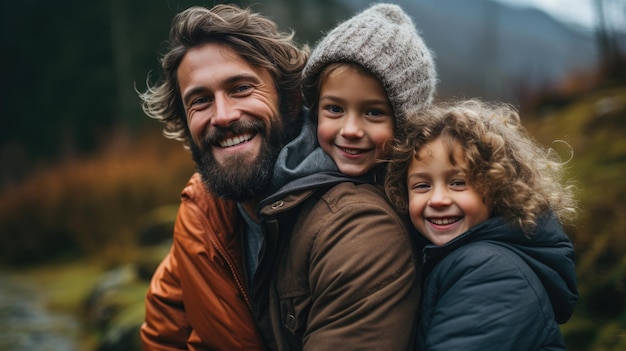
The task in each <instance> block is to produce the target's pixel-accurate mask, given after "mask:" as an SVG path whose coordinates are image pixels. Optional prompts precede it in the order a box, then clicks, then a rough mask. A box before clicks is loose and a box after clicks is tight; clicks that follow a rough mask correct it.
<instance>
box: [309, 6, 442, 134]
mask: <svg viewBox="0 0 626 351" xmlns="http://www.w3.org/2000/svg"><path fill="white" fill-rule="evenodd" d="M333 62H353V63H357V64H360V65H361V66H363V67H364V68H365V69H367V70H368V71H370V72H371V73H373V74H374V76H376V77H377V78H378V79H379V80H380V81H381V83H382V85H383V87H384V88H385V91H386V92H387V95H388V97H389V101H390V102H391V107H392V108H393V111H394V113H395V116H396V118H397V121H396V122H401V121H403V120H404V119H405V118H406V116H407V114H408V113H409V111H411V110H420V109H423V108H425V107H427V106H429V105H430V104H431V102H432V99H433V94H434V91H435V85H436V81H437V73H436V71H435V66H434V63H433V58H432V54H431V52H430V50H429V49H428V47H427V46H426V45H425V44H424V41H423V40H422V38H421V37H420V35H419V34H418V32H417V30H416V28H415V26H414V25H413V22H412V21H411V18H410V17H409V16H408V15H407V14H406V13H405V12H404V11H403V10H402V9H401V8H400V7H399V6H397V5H392V4H376V5H373V6H372V7H370V8H368V9H366V10H365V11H363V12H361V13H359V14H357V15H355V16H354V17H352V18H351V19H349V20H347V21H345V22H343V23H340V24H339V25H338V26H337V27H336V28H335V29H333V30H332V31H331V32H330V33H328V35H326V37H324V38H323V39H322V40H321V41H320V42H318V43H317V45H316V47H315V49H314V50H313V52H312V53H311V57H310V58H309V61H308V62H307V65H306V66H305V67H304V70H303V72H302V75H303V91H304V96H305V98H306V100H307V102H308V103H309V105H310V104H312V103H313V102H314V100H316V99H317V95H318V93H319V91H317V90H318V89H319V87H317V86H316V84H317V81H318V76H319V74H320V73H321V72H322V70H323V69H324V67H325V66H326V65H327V64H329V63H333Z"/></svg>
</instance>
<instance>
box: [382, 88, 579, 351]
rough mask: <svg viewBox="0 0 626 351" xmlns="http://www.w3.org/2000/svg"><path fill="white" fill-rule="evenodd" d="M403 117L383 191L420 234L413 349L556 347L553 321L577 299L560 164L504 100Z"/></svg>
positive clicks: (570, 198)
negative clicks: (417, 314)
mask: <svg viewBox="0 0 626 351" xmlns="http://www.w3.org/2000/svg"><path fill="white" fill-rule="evenodd" d="M413 117H414V118H410V119H408V123H407V125H406V129H405V134H404V136H403V138H402V140H399V141H398V142H397V143H396V145H394V154H393V157H392V160H391V162H390V163H389V165H388V172H387V177H386V179H385V190H386V192H387V195H388V197H389V198H390V200H391V202H392V203H393V204H394V206H395V207H396V209H397V210H399V211H400V212H403V213H408V215H409V217H410V219H411V222H412V224H413V226H414V227H415V229H416V230H417V231H418V232H419V234H421V238H422V239H423V241H424V242H423V244H422V245H420V247H422V248H423V249H422V257H423V260H424V276H423V277H424V285H423V297H422V302H421V315H420V322H419V326H418V328H419V332H418V336H417V337H418V346H419V348H420V349H421V350H457V349H461V348H462V349H464V350H499V351H501V350H564V349H565V344H564V341H563V337H562V335H561V332H560V330H559V326H558V325H559V324H562V323H565V322H566V321H567V320H568V319H569V318H570V316H571V315H572V313H573V309H574V306H575V303H576V300H577V297H578V293H577V284H576V275H575V266H574V258H573V256H574V253H573V245H572V243H571V241H570V240H569V239H568V236H567V234H566V233H565V232H564V231H563V228H562V224H564V223H568V222H570V221H572V220H573V219H574V218H575V215H576V213H577V208H576V201H575V199H574V195H573V190H574V189H573V186H571V185H570V184H568V183H567V182H563V181H562V179H563V171H564V164H565V163H564V162H561V160H560V159H559V158H558V156H557V155H556V154H555V153H554V150H552V149H548V148H544V147H542V146H541V145H540V144H538V143H536V142H535V141H534V140H533V139H531V138H530V136H529V135H528V133H527V131H526V130H525V129H524V128H523V126H522V125H521V123H520V117H519V115H518V113H517V112H516V110H515V109H513V108H512V107H510V106H508V105H506V104H501V103H492V104H489V103H485V102H483V101H480V100H477V99H473V100H466V101H461V102H449V103H442V104H439V105H437V106H433V107H432V108H430V109H428V110H427V111H424V112H423V113H420V114H419V115H414V116H413ZM566 145H567V144H566ZM567 146H568V145H567Z"/></svg>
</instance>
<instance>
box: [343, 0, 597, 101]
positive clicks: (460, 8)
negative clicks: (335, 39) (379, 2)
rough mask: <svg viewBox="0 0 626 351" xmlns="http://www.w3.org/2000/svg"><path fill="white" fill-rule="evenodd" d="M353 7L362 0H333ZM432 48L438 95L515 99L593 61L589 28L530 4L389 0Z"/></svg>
mask: <svg viewBox="0 0 626 351" xmlns="http://www.w3.org/2000/svg"><path fill="white" fill-rule="evenodd" d="M341 2H342V3H343V4H344V5H345V6H346V7H348V8H350V9H352V10H353V12H356V11H359V10H361V9H363V8H365V7H367V6H368V5H369V4H370V3H371V2H370V1H360V0H341ZM393 2H394V3H397V4H399V5H400V6H402V8H404V9H405V10H406V11H407V13H409V14H410V15H411V16H412V17H413V20H414V22H415V25H416V27H417V28H418V30H420V31H421V32H422V35H423V38H424V40H425V41H426V44H427V45H428V46H429V47H430V48H431V49H432V50H433V52H434V53H435V55H436V64H437V69H438V72H439V78H440V84H439V95H440V97H451V96H455V97H463V96H464V97H473V96H481V97H483V98H485V99H488V100H504V101H507V102H511V103H518V101H517V100H516V94H517V92H518V91H519V90H520V89H536V88H538V87H541V86H544V85H549V84H554V83H556V82H558V81H560V80H562V79H564V78H565V77H566V76H567V75H568V74H571V73H574V72H578V71H583V70H590V69H593V68H594V67H596V66H597V64H598V59H599V58H598V52H597V48H596V43H595V37H594V33H593V32H591V31H584V30H583V29H582V28H577V27H575V26H571V25H568V24H565V23H563V22H560V21H558V20H556V19H555V18H553V17H551V16H549V15H548V14H546V13H544V12H542V11H539V10H536V9H531V8H517V7H510V6H507V5H504V4H501V3H498V2H494V1H491V0H436V1H435V0H419V1H416V0H396V1H393Z"/></svg>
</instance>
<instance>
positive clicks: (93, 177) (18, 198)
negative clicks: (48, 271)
mask: <svg viewBox="0 0 626 351" xmlns="http://www.w3.org/2000/svg"><path fill="white" fill-rule="evenodd" d="M111 140H112V142H111V143H110V144H108V145H107V147H106V148H104V149H103V150H101V151H100V152H98V153H97V154H95V155H93V156H91V157H89V158H84V159H75V160H69V161H66V162H63V163H60V164H57V165H55V166H53V167H50V168H48V169H45V170H42V171H40V172H37V173H35V174H33V175H32V176H30V177H28V178H27V179H25V180H24V181H23V182H22V183H21V184H19V185H17V186H13V187H12V188H9V189H6V190H5V191H4V192H3V193H2V194H0V229H1V232H0V257H3V259H4V262H5V263H28V262H29V261H38V258H42V259H44V258H51V257H54V256H55V255H56V254H62V253H65V252H78V253H84V254H104V255H105V256H111V257H119V258H120V259H121V258H123V257H124V256H126V255H132V252H134V249H133V248H134V245H135V243H136V242H137V239H138V235H140V233H139V232H138V230H139V228H138V227H137V225H138V224H137V223H138V219H139V218H142V216H143V215H144V214H146V213H148V212H150V211H152V210H153V209H155V208H157V207H159V206H163V205H168V204H177V203H178V201H179V197H178V195H179V193H180V190H181V189H182V188H183V186H184V185H185V182H186V181H187V179H188V178H189V176H190V175H191V173H192V172H193V167H194V166H193V162H192V161H191V156H190V154H189V153H188V152H187V151H186V150H184V149H183V147H182V145H181V144H180V143H179V142H175V141H171V140H166V139H165V138H164V137H162V136H161V135H158V134H149V135H144V136H142V137H140V138H138V139H133V140H131V139H130V138H128V137H127V136H126V135H125V134H123V133H120V134H119V135H115V136H112V138H111ZM169 215H170V216H171V215H172V214H171V213H170V214H169ZM170 220H171V218H170Z"/></svg>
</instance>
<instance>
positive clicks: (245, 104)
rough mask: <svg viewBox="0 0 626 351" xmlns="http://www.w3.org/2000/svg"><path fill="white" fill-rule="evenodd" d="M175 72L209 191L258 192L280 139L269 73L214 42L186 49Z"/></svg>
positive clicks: (240, 197)
mask: <svg viewBox="0 0 626 351" xmlns="http://www.w3.org/2000/svg"><path fill="white" fill-rule="evenodd" d="M177 75H178V84H179V89H180V92H181V97H182V102H183V105H184V109H185V113H186V116H187V125H188V127H189V132H190V134H191V139H192V142H191V143H190V144H191V145H190V146H191V151H192V156H193V159H194V161H196V163H197V165H198V169H199V172H200V173H201V174H202V177H203V180H204V182H205V183H206V184H207V185H208V187H209V190H211V191H213V192H215V193H216V194H217V195H219V196H221V197H224V198H228V199H233V200H237V201H246V200H249V199H252V198H254V197H258V196H259V195H260V194H261V192H262V191H263V190H264V189H265V188H266V186H267V185H268V184H269V181H270V180H271V175H272V169H273V166H274V162H275V160H276V157H277V155H278V152H279V150H280V147H281V146H282V144H283V140H282V139H283V138H284V137H283V136H284V127H283V122H282V119H281V116H280V113H279V107H278V106H279V102H278V101H279V99H278V93H277V91H276V87H275V84H274V81H273V79H272V76H271V75H270V73H269V72H268V71H267V70H266V69H263V68H259V67H254V66H252V65H250V64H249V63H248V62H247V61H246V60H244V59H243V58H242V57H241V56H239V55H238V54H237V53H236V52H235V51H234V50H233V49H231V48H230V47H228V46H226V45H223V44H217V43H207V44H205V45H203V46H199V47H195V48H192V49H190V50H189V51H188V52H187V53H186V54H185V56H184V57H183V59H182V61H181V63H180V66H179V67H178V71H177Z"/></svg>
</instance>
